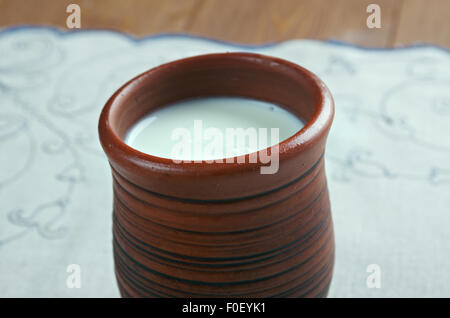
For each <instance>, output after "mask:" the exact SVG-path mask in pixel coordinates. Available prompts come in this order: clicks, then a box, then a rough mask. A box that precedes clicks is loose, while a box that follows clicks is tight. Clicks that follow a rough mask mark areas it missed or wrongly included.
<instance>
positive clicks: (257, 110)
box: [125, 97, 304, 160]
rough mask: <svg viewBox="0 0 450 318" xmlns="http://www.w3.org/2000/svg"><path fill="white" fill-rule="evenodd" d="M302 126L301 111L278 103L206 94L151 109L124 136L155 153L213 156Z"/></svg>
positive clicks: (247, 149) (239, 151) (235, 152)
mask: <svg viewBox="0 0 450 318" xmlns="http://www.w3.org/2000/svg"><path fill="white" fill-rule="evenodd" d="M303 126H304V124H303V122H302V121H301V120H300V119H299V118H298V117H296V116H295V115H293V114H291V113H290V112H288V111H287V110H285V109H284V108H281V107H280V106H278V105H275V104H271V103H268V102H263V101H259V100H253V99H246V98H240V97H208V98H198V99H191V100H186V101H181V102H178V103H175V104H171V105H168V106H166V107H163V108H161V109H159V110H157V111H155V112H152V113H150V114H149V115H148V116H146V117H144V118H143V119H141V120H140V121H139V122H138V123H136V124H135V125H134V126H133V127H131V129H130V130H129V131H128V133H127V136H126V138H125V142H126V143H127V144H128V145H129V146H131V147H133V148H134V149H137V150H139V151H141V152H144V153H148V154H151V155H153V156H157V157H163V158H170V159H178V160H180V159H181V160H211V159H220V158H227V157H233V156H239V155H243V154H247V153H252V152H255V151H259V150H262V149H265V148H267V147H270V146H273V145H275V144H277V143H278V142H280V141H283V140H285V139H287V138H289V137H291V136H292V135H294V134H295V133H296V132H298V131H299V130H300V129H301V128H302V127H303ZM274 129H275V130H274ZM276 129H278V136H277V131H276ZM277 137H278V138H277Z"/></svg>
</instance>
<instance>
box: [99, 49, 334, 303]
mask: <svg viewBox="0 0 450 318" xmlns="http://www.w3.org/2000/svg"><path fill="white" fill-rule="evenodd" d="M206 96H208V97H210V96H241V97H247V98H256V99H260V100H265V101H269V102H273V103H276V104H278V105H280V106H282V107H285V108H286V109H288V110H289V111H291V112H292V113H293V114H295V115H297V116H299V117H300V118H302V119H303V120H304V121H305V123H306V125H305V127H304V128H303V129H302V130H301V131H299V132H298V133H296V134H295V135H294V136H292V137H291V138H289V139H287V140H285V141H282V142H281V143H280V144H279V168H278V171H277V172H276V173H274V174H261V170H260V168H261V166H265V165H267V164H263V163H261V162H259V161H258V162H256V163H251V162H250V157H249V156H248V155H246V156H244V157H243V158H241V159H244V160H242V161H243V162H244V163H238V160H237V159H236V160H235V162H234V163H206V162H203V163H185V162H184V163H175V162H173V161H172V160H170V159H166V158H159V157H154V156H151V154H144V153H141V152H139V151H137V150H135V149H132V148H130V147H128V146H127V145H126V144H125V143H124V142H123V138H124V136H125V134H126V132H127V131H128V129H129V128H130V127H131V126H132V125H133V124H134V123H136V122H137V121H138V120H139V119H140V118H142V117H143V116H145V115H146V114H148V113H149V112H151V111H153V110H155V109H158V108H160V107H164V105H167V104H170V103H173V102H175V101H179V100H183V99H188V98H194V97H206ZM333 114H334V109H333V100H332V97H331V95H330V93H329V91H328V89H327V88H326V87H325V85H324V84H323V83H322V82H321V81H320V80H319V79H318V78H317V77H316V76H315V75H314V74H312V73H311V72H309V71H307V70H306V69H304V68H302V67H300V66H298V65H295V64H292V63H290V62H287V61H284V60H281V59H277V58H273V57H267V56H262V55H257V54H249V53H226V54H211V55H204V56H198V57H193V58H188V59H184V60H179V61H175V62H171V63H168V64H165V65H162V66H160V67H157V68H155V69H152V70H150V71H148V72H146V73H143V74H141V75H139V76H138V77H136V78H134V79H133V80H131V81H130V82H128V83H127V84H125V85H124V86H123V87H122V88H120V89H119V90H118V91H117V92H116V93H115V94H114V95H113V96H112V97H111V98H110V99H109V101H108V102H107V104H106V105H105V108H104V110H103V112H102V114H101V117H100V121H99V134H100V140H101V143H102V146H103V149H104V151H105V153H106V154H107V156H108V159H109V162H110V165H111V169H112V175H113V188H114V204H113V234H114V242H113V247H114V260H115V270H116V277H117V282H118V285H119V289H120V292H121V294H122V296H124V297H323V296H326V295H327V292H328V288H329V285H330V282H331V277H332V270H333V263H334V236H333V224H332V219H331V212H330V202H329V197H328V189H327V182H326V175H325V168H324V154H325V143H326V137H327V134H328V131H329V128H330V125H331V122H332V119H333Z"/></svg>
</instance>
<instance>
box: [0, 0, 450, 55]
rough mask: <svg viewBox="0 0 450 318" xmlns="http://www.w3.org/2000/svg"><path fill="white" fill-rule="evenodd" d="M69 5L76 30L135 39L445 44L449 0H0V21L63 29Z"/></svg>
mask: <svg viewBox="0 0 450 318" xmlns="http://www.w3.org/2000/svg"><path fill="white" fill-rule="evenodd" d="M70 3H76V4H78V5H79V6H80V7H81V27H82V28H108V29H115V30H120V31H123V32H127V33H130V34H132V35H135V36H138V37H140V36H145V35H149V34H155V33H161V32H178V33H179V32H182V33H190V34H196V35H201V36H206V37H212V38H217V39H222V40H225V41H232V42H239V43H251V44H259V43H267V42H276V41H282V40H287V39H292V38H311V39H336V40H341V41H346V42H350V43H354V44H358V45H363V46H369V47H393V46H401V45H406V44H411V43H418V42H422V43H423V42H425V43H434V44H437V45H441V46H444V47H447V48H449V47H450V0H33V1H31V0H0V27H6V26H12V25H17V24H34V25H52V26H57V27H60V28H62V29H67V27H66V18H67V16H68V13H66V7H67V5H68V4H70ZM370 3H376V4H378V5H379V6H380V7H381V26H382V27H381V28H380V29H369V28H368V27H367V26H366V19H367V17H368V15H369V13H366V7H367V6H368V5H369V4H370Z"/></svg>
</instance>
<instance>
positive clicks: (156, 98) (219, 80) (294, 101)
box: [109, 53, 322, 141]
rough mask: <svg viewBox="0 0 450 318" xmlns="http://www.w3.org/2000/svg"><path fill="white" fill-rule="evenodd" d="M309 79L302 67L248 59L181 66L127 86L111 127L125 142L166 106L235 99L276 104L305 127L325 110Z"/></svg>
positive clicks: (200, 60)
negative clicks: (138, 124) (137, 125)
mask: <svg viewBox="0 0 450 318" xmlns="http://www.w3.org/2000/svg"><path fill="white" fill-rule="evenodd" d="M293 66H295V67H293ZM311 75H312V74H311V73H310V72H309V71H307V70H305V69H303V68H301V67H300V66H298V65H295V64H292V63H289V62H286V61H283V60H279V59H276V58H272V57H266V56H262V55H257V54H249V53H226V54H211V55H204V56H197V57H192V58H187V59H183V60H178V61H174V62H171V63H167V64H164V65H161V66H159V67H156V68H154V69H152V70H150V71H148V72H146V73H143V74H141V75H140V76H138V77H136V78H135V79H133V80H131V81H130V82H128V83H127V84H125V85H124V86H123V87H122V89H121V90H119V92H120V93H119V95H117V96H116V98H115V100H114V101H113V103H112V104H111V108H110V111H109V124H110V127H111V128H112V130H113V132H114V133H115V134H116V135H117V136H118V137H119V138H120V139H121V140H122V141H123V140H124V139H125V137H126V134H127V132H128V130H129V129H130V128H131V127H132V126H133V125H134V124H135V123H136V122H137V121H139V120H140V119H141V118H143V117H145V116H146V115H148V114H149V113H151V112H153V111H155V110H156V109H158V108H161V107H164V106H165V105H169V104H172V103H175V102H178V101H182V100H187V99H192V98H201V97H214V96H233V97H244V98H252V99H257V100H262V101H267V102H270V103H274V104H277V105H279V106H281V107H283V108H285V109H286V110H288V111H290V112H291V113H292V114H294V115H295V116H297V117H298V118H299V119H301V120H302V121H303V122H304V123H305V127H306V126H308V123H309V122H310V121H312V119H313V118H314V115H315V114H316V113H317V112H318V111H319V109H318V107H319V106H320V105H321V104H322V95H321V92H320V87H319V85H318V83H317V80H318V79H317V78H316V77H313V76H311Z"/></svg>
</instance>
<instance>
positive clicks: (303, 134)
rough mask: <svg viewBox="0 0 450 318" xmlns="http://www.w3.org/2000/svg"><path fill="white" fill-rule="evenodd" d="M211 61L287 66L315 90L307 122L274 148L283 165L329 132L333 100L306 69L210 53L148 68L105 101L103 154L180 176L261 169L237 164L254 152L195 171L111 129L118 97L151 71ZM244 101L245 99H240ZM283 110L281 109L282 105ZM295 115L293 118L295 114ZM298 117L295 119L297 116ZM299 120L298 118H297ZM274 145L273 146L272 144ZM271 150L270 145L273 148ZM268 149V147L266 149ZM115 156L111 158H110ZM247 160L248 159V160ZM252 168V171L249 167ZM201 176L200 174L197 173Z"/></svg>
mask: <svg viewBox="0 0 450 318" xmlns="http://www.w3.org/2000/svg"><path fill="white" fill-rule="evenodd" d="M214 58H237V59H244V60H245V59H247V60H251V61H254V60H255V59H257V60H260V61H261V62H263V63H271V65H272V63H274V64H273V65H282V66H283V67H287V68H289V69H291V70H295V71H296V72H299V73H301V74H302V75H303V76H304V77H305V78H306V79H307V80H308V81H309V82H310V83H311V84H312V85H313V86H314V88H315V90H316V96H315V98H314V101H315V105H314V108H315V110H314V113H313V115H312V116H311V118H310V119H309V120H308V121H306V123H305V120H304V119H303V118H301V120H302V121H303V122H304V123H305V125H304V126H303V127H302V128H301V129H300V130H299V131H297V132H296V133H295V134H294V135H292V136H291V137H289V138H287V139H285V140H283V141H281V142H279V143H278V144H277V145H278V146H279V161H280V163H281V162H282V160H283V158H285V157H290V156H292V155H295V154H296V153H298V152H302V151H304V150H305V149H306V148H308V147H310V146H311V145H314V144H315V143H316V142H317V141H319V140H320V139H321V138H323V136H324V135H326V134H327V133H328V131H329V129H330V126H331V123H332V120H333V117H334V101H333V98H332V95H331V93H330V91H329V89H328V88H327V87H326V85H325V84H324V83H323V82H322V80H321V79H320V78H319V77H317V76H316V75H315V74H314V73H312V72H311V71H309V70H307V69H306V68H304V67H302V66H300V65H298V64H295V63H293V62H290V61H287V60H284V59H281V58H277V57H273V56H268V55H263V54H257V53H248V52H227V53H212V54H203V55H196V56H191V57H187V58H183V59H178V60H174V61H171V62H168V63H164V64H161V65H159V66H156V67H154V68H151V69H149V70H147V71H145V72H143V73H141V74H139V75H137V76H135V77H134V78H132V79H131V80H129V81H128V82H126V83H125V84H124V85H122V86H121V87H120V88H119V89H118V90H117V91H116V92H115V93H114V94H113V95H112V96H111V97H110V98H109V99H108V101H107V102H106V104H105V106H104V107H103V109H102V112H101V115H100V119H99V124H98V129H99V137H100V141H101V144H102V147H103V149H104V151H105V152H106V154H107V155H108V156H109V157H110V155H112V153H113V152H115V151H116V152H117V151H118V152H119V153H120V154H121V155H120V158H121V159H126V160H127V161H128V162H130V163H132V164H135V165H138V166H141V167H148V166H149V165H150V166H152V167H153V168H156V169H157V170H161V171H170V172H171V173H174V172H182V173H183V174H184V173H186V172H189V171H190V172H194V173H195V174H197V175H198V174H199V171H204V172H206V173H208V172H209V171H214V170H227V171H230V170H242V169H243V168H244V169H245V167H246V166H247V167H248V166H252V165H257V166H262V165H264V164H262V163H260V162H259V161H258V162H257V163H249V162H248V160H246V161H244V162H245V164H241V163H239V161H238V158H239V157H247V156H249V155H251V154H254V153H248V154H245V155H241V156H236V157H232V158H222V160H223V161H224V162H222V163H219V162H215V161H214V162H209V163H206V162H205V161H206V160H203V162H202V163H201V166H202V169H198V166H199V163H197V162H185V161H182V162H175V161H174V159H171V158H164V157H158V156H154V155H151V154H149V153H144V152H141V151H139V150H137V149H135V148H133V147H131V146H129V145H127V144H126V143H125V141H124V140H123V139H122V138H121V137H120V136H118V135H117V134H116V132H115V130H114V127H112V126H111V121H110V120H109V118H110V115H111V109H112V107H113V106H114V105H115V104H116V103H120V97H121V96H123V95H125V94H130V93H131V92H132V91H129V90H130V89H132V86H133V85H134V84H135V83H136V82H138V81H143V80H144V81H145V78H146V76H147V75H149V74H150V73H152V72H156V71H158V70H160V69H161V68H164V67H173V66H176V65H177V64H179V63H185V62H189V61H191V60H198V59H214ZM241 97H243V98H246V96H241ZM281 107H283V106H281ZM294 116H296V115H294ZM297 117H298V116H297ZM298 118H300V117H298ZM274 146H275V145H274ZM272 147H273V146H272ZM268 148H270V147H268ZM268 148H266V149H262V150H258V151H256V152H260V151H265V150H267V149H268ZM113 157H114V156H113ZM247 158H248V157H247ZM227 159H233V162H232V163H229V162H226V161H227ZM252 169H253V168H252ZM200 174H201V172H200Z"/></svg>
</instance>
